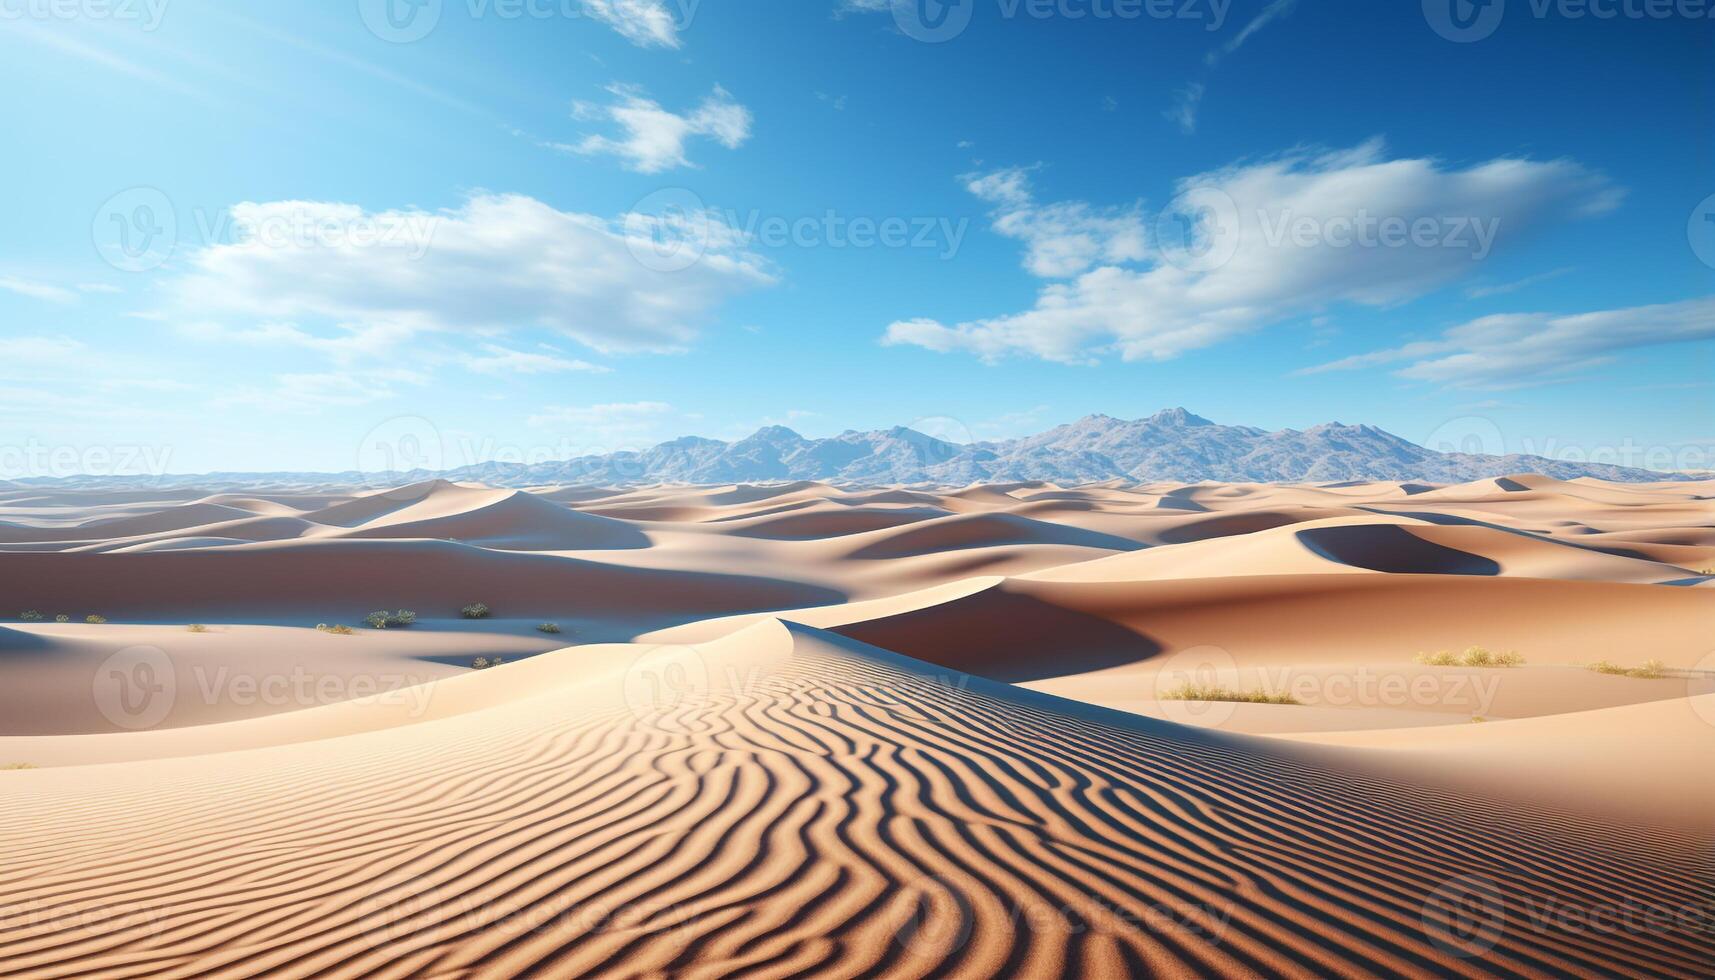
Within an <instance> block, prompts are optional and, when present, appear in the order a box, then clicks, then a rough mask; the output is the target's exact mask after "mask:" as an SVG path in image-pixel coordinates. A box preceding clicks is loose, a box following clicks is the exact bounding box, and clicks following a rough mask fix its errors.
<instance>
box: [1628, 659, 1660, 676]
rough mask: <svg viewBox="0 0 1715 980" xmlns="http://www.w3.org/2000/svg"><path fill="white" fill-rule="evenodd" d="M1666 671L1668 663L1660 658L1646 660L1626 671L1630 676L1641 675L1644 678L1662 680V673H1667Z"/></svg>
mask: <svg viewBox="0 0 1715 980" xmlns="http://www.w3.org/2000/svg"><path fill="white" fill-rule="evenodd" d="M1666 671H1667V665H1666V664H1664V663H1662V662H1661V661H1659V660H1655V659H1650V660H1645V661H1644V662H1643V663H1641V664H1639V665H1638V666H1636V667H1633V668H1632V669H1631V670H1628V671H1626V674H1627V675H1628V676H1631V677H1641V678H1643V679H1644V680H1648V681H1654V680H1660V679H1661V677H1662V675H1663V674H1664V673H1666Z"/></svg>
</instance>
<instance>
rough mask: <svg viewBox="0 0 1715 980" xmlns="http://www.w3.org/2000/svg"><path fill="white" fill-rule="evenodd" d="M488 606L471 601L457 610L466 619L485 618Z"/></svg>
mask: <svg viewBox="0 0 1715 980" xmlns="http://www.w3.org/2000/svg"><path fill="white" fill-rule="evenodd" d="M488 613H489V608H488V606H487V605H486V604H484V603H481V602H473V603H471V604H470V605H468V606H466V607H464V608H463V609H460V610H459V615H460V616H463V617H464V618H466V619H487V618H488Z"/></svg>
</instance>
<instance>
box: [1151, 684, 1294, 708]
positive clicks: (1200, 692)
mask: <svg viewBox="0 0 1715 980" xmlns="http://www.w3.org/2000/svg"><path fill="white" fill-rule="evenodd" d="M1161 699H1162V700H1163V701H1237V702H1240V703H1242V704H1298V703H1299V701H1298V699H1297V698H1295V697H1293V696H1292V695H1290V694H1269V693H1267V692H1265V691H1237V690H1234V689H1233V688H1230V687H1222V686H1221V685H1219V684H1190V683H1186V684H1181V685H1179V686H1178V687H1176V688H1174V689H1173V690H1171V691H1168V692H1166V693H1164V694H1162V695H1161Z"/></svg>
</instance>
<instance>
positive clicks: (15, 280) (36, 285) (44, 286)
mask: <svg viewBox="0 0 1715 980" xmlns="http://www.w3.org/2000/svg"><path fill="white" fill-rule="evenodd" d="M0 289H3V290H5V291H6V292H9V293H16V294H17V295H19V296H28V297H29V298H31V299H40V300H46V301H48V302H50V303H70V302H73V301H75V300H76V299H77V293H76V292H74V291H72V290H70V289H67V288H65V287H64V286H56V285H54V284H53V283H51V282H42V281H40V280H38V279H25V278H22V277H19V276H0Z"/></svg>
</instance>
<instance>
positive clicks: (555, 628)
mask: <svg viewBox="0 0 1715 980" xmlns="http://www.w3.org/2000/svg"><path fill="white" fill-rule="evenodd" d="M536 629H537V631H538V632H542V633H558V632H560V624H559V623H543V624H541V625H540V626H537V627H536Z"/></svg>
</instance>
